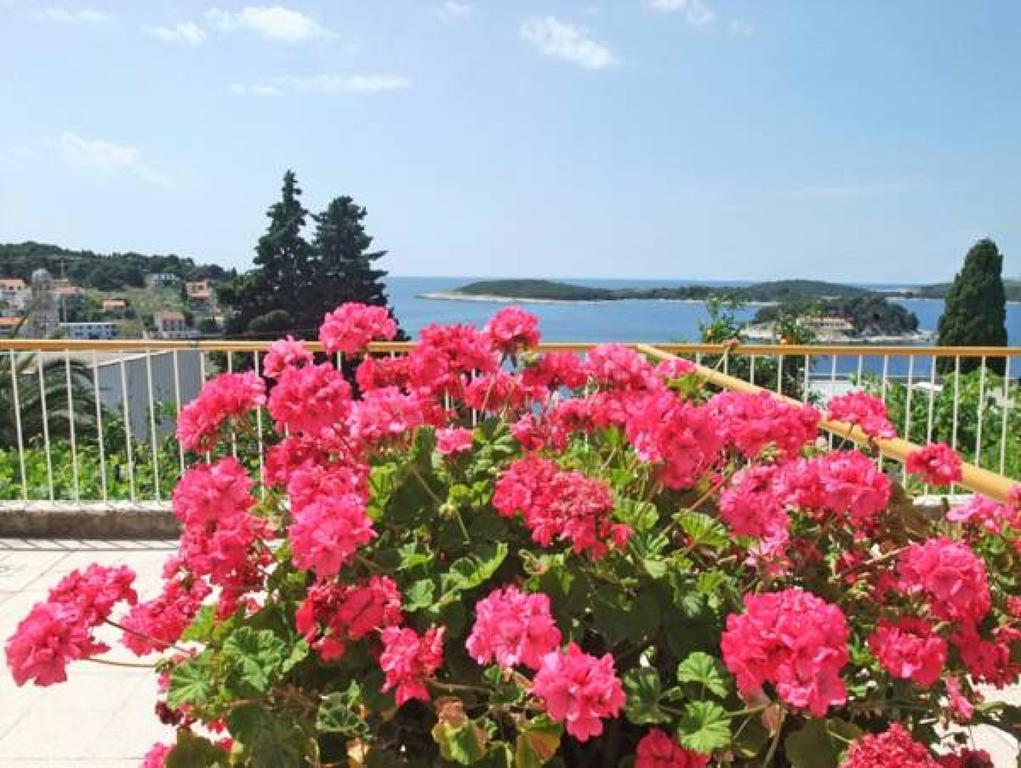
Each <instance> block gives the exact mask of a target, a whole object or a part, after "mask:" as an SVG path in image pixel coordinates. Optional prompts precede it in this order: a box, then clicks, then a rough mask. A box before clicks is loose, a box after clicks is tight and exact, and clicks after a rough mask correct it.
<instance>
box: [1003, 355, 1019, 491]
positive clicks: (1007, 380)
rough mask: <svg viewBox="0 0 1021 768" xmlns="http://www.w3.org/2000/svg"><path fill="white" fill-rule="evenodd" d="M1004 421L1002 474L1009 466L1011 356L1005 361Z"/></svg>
mask: <svg viewBox="0 0 1021 768" xmlns="http://www.w3.org/2000/svg"><path fill="white" fill-rule="evenodd" d="M1019 386H1021V385H1019ZM1001 410H1002V411H1003V423H1002V424H1001V425H1000V474H1001V475H1002V474H1003V473H1004V471H1005V470H1006V468H1007V421H1008V415H1009V414H1010V410H1011V404H1010V357H1009V356H1008V357H1005V358H1004V361H1003V407H1002V408H1001Z"/></svg>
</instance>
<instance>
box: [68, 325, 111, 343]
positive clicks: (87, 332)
mask: <svg viewBox="0 0 1021 768" xmlns="http://www.w3.org/2000/svg"><path fill="white" fill-rule="evenodd" d="M60 327H61V329H62V330H63V331H64V336H65V338H68V339H116V338H117V323H108V322H92V323H61V324H60Z"/></svg>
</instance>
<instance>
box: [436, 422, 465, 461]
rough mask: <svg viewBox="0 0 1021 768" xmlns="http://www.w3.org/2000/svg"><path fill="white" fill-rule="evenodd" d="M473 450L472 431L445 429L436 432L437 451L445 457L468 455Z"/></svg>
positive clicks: (457, 428)
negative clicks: (460, 454)
mask: <svg viewBox="0 0 1021 768" xmlns="http://www.w3.org/2000/svg"><path fill="white" fill-rule="evenodd" d="M471 449H472V431H471V430H470V429H465V428H464V427H443V428H441V429H437V430H436V450H437V451H439V452H440V453H442V454H443V455H444V456H454V455H456V454H459V453H467V452H468V451H470V450H471Z"/></svg>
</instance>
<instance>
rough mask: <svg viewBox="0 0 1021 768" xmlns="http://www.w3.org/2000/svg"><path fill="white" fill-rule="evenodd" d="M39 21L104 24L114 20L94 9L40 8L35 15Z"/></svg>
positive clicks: (107, 14)
mask: <svg viewBox="0 0 1021 768" xmlns="http://www.w3.org/2000/svg"><path fill="white" fill-rule="evenodd" d="M33 16H35V18H36V19H38V20H39V21H49V22H52V23H54V24H79V25H86V24H102V23H104V22H107V21H110V20H111V19H113V16H111V15H110V14H109V13H105V12H103V11H97V10H95V9H93V8H76V9H71V8H56V7H50V8H40V9H38V10H36V11H35V12H34V13H33Z"/></svg>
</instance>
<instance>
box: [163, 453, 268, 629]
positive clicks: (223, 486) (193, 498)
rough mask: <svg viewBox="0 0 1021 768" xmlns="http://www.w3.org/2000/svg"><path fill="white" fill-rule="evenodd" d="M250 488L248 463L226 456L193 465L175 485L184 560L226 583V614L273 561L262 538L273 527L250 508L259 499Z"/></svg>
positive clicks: (196, 573) (197, 571)
mask: <svg viewBox="0 0 1021 768" xmlns="http://www.w3.org/2000/svg"><path fill="white" fill-rule="evenodd" d="M251 487H252V480H251V478H250V477H249V476H248V473H247V472H245V470H244V467H242V466H241V464H240V463H239V462H238V460H237V459H234V458H231V457H226V458H223V459H220V460H219V461H216V462H215V463H213V464H198V465H196V466H194V467H192V468H191V469H189V470H188V471H187V472H185V473H184V475H183V476H182V477H181V480H180V481H179V482H178V484H177V487H176V488H175V489H174V495H173V506H174V514H175V515H176V517H177V519H178V520H180V521H181V523H182V524H183V525H182V532H181V540H180V545H179V550H178V551H179V555H180V559H181V564H182V566H183V567H184V568H186V569H187V570H188V571H189V572H190V573H191V574H193V575H194V576H198V577H205V578H208V580H209V583H210V584H212V585H215V586H218V587H221V588H222V591H221V594H220V612H221V614H224V615H226V614H229V613H232V612H233V610H234V608H235V607H236V605H237V600H238V599H239V598H240V597H241V596H242V595H243V594H245V593H246V592H251V591H255V590H257V589H259V588H261V586H262V575H261V568H262V567H263V566H265V565H267V564H268V563H269V561H270V560H271V555H270V553H269V551H268V550H267V549H266V548H265V547H264V546H263V545H262V541H263V540H264V539H267V538H269V537H270V536H271V533H272V531H271V528H270V526H269V524H268V523H267V522H266V521H265V520H263V519H261V518H257V517H254V516H253V515H251V514H250V512H249V510H250V509H251V507H252V506H253V505H254V504H255V499H254V498H253V497H252V495H251Z"/></svg>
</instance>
